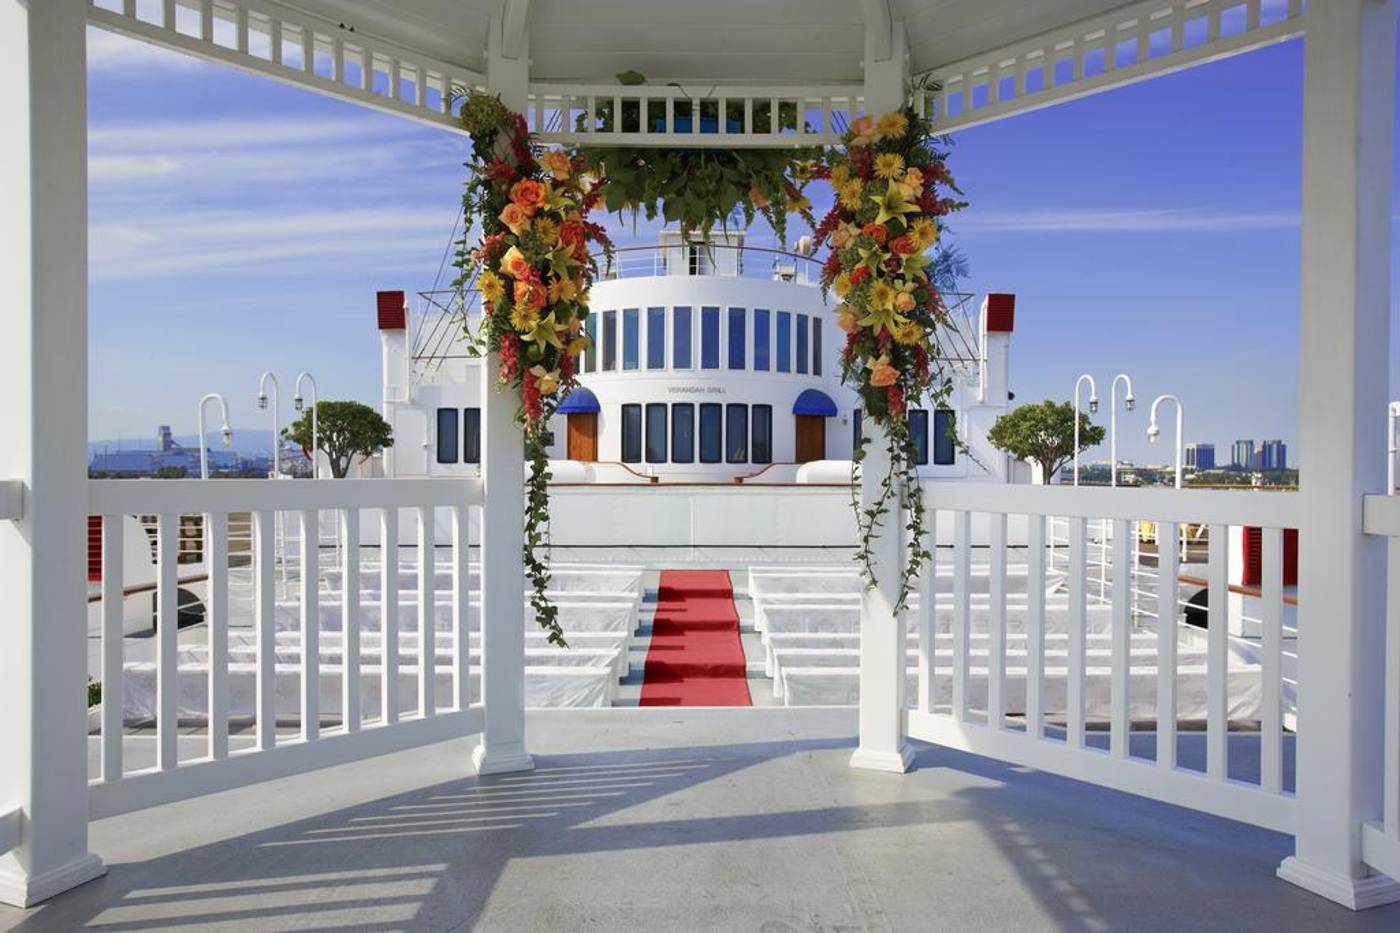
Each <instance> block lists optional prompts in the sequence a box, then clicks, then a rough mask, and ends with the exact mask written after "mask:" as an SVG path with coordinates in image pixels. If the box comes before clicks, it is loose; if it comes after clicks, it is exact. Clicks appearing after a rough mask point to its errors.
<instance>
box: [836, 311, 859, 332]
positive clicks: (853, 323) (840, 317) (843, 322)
mask: <svg viewBox="0 0 1400 933" xmlns="http://www.w3.org/2000/svg"><path fill="white" fill-rule="evenodd" d="M836 326H837V327H839V328H841V329H842V330H843V331H845V332H846V333H848V334H854V333H855V332H856V331H858V330H860V315H858V314H857V313H856V309H855V308H852V307H851V306H850V305H847V304H843V305H841V307H839V308H837V309H836Z"/></svg>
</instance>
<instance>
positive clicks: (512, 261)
mask: <svg viewBox="0 0 1400 933" xmlns="http://www.w3.org/2000/svg"><path fill="white" fill-rule="evenodd" d="M501 269H502V270H504V272H505V273H506V275H508V276H510V277H511V278H513V279H523V278H524V277H525V274H526V273H527V272H529V271H530V260H528V259H526V258H525V254H524V253H522V252H521V251H520V247H518V246H512V247H511V248H510V249H508V250H506V254H505V255H504V256H502V257H501Z"/></svg>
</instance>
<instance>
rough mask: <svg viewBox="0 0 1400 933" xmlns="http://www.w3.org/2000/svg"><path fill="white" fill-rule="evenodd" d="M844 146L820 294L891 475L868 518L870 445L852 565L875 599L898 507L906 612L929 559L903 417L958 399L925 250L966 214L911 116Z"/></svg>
mask: <svg viewBox="0 0 1400 933" xmlns="http://www.w3.org/2000/svg"><path fill="white" fill-rule="evenodd" d="M842 141H843V142H844V143H845V146H844V148H843V149H842V150H839V151H834V152H833V154H832V157H831V159H830V161H829V163H828V166H827V167H826V169H825V171H824V176H825V177H826V178H827V179H828V180H830V182H831V186H832V188H833V189H834V191H835V192H836V204H835V206H833V207H832V209H831V211H830V212H829V213H828V214H827V215H826V217H824V218H823V219H822V222H821V223H820V224H819V225H818V227H817V231H816V237H815V239H816V243H817V245H818V246H820V245H822V244H824V243H829V244H830V246H831V252H830V254H829V255H828V256H827V260H826V262H825V264H824V265H823V266H822V287H823V290H833V291H835V292H836V295H837V297H838V298H840V299H841V300H842V303H841V304H840V306H839V307H837V309H836V323H837V325H838V326H840V328H841V329H842V330H843V331H845V333H846V345H845V347H844V349H843V350H842V352H841V377H842V380H843V381H844V382H846V383H847V384H848V385H852V386H853V387H854V388H855V389H856V391H857V392H858V393H859V395H860V397H861V401H862V403H863V404H864V408H865V411H866V413H867V414H868V415H869V416H870V417H871V418H872V419H873V420H874V422H875V423H876V424H878V425H880V426H881V427H882V428H884V431H885V434H886V438H887V449H886V452H887V454H888V456H889V464H890V467H889V470H888V472H887V473H886V474H885V475H884V476H882V477H880V490H879V494H878V495H877V496H875V497H874V499H873V501H872V502H871V503H869V504H868V505H865V506H862V504H861V503H860V501H859V492H858V490H859V487H860V482H861V479H862V467H863V464H864V461H865V459H866V455H867V451H866V449H865V445H864V443H863V442H862V443H861V445H860V446H859V447H858V449H857V450H856V451H855V452H854V454H853V457H852V460H853V464H852V482H851V501H852V508H853V509H854V511H855V513H856V524H857V530H858V532H859V534H858V538H859V540H858V544H857V549H856V562H857V563H858V565H859V566H860V568H861V571H862V573H863V575H864V577H865V583H866V586H867V587H872V588H873V587H874V586H875V584H876V580H875V566H874V560H873V555H872V553H871V545H872V543H873V542H874V541H875V540H877V539H878V538H879V536H880V533H881V528H882V527H883V524H884V522H885V520H886V519H887V517H888V516H889V515H890V513H891V512H892V511H893V506H894V504H895V502H896V499H897V497H900V496H902V497H903V498H904V506H905V507H906V508H907V509H908V512H909V518H908V523H907V524H906V525H905V526H904V529H903V530H904V531H908V532H909V539H910V541H909V549H908V552H907V556H906V560H905V565H904V567H903V568H902V571H901V574H900V584H899V596H898V599H897V601H896V604H895V607H894V608H895V610H896V611H900V610H902V609H904V607H905V606H906V604H907V603H908V600H909V594H910V592H911V591H912V590H913V587H914V581H915V579H916V578H917V577H918V575H919V573H920V571H921V570H922V569H923V566H924V563H925V562H926V561H927V560H928V559H929V557H930V556H931V555H930V553H929V551H928V548H927V546H926V544H925V537H926V529H925V524H924V522H925V509H924V499H923V487H922V485H921V484H920V483H919V480H918V471H917V468H916V466H915V451H914V439H913V435H912V433H911V431H910V428H909V415H908V410H909V406H910V405H917V404H919V403H920V402H922V401H923V400H924V399H928V400H929V402H930V404H931V407H935V408H936V407H938V406H939V405H940V403H942V402H944V401H946V399H947V398H948V397H949V396H950V395H951V394H952V380H951V378H950V377H949V375H948V374H947V373H946V372H944V371H943V370H942V369H941V368H937V360H938V358H939V357H938V345H939V338H940V336H941V335H942V334H944V333H946V332H948V331H949V330H951V328H952V322H951V320H950V317H949V315H948V311H947V309H946V307H945V306H944V305H943V302H942V300H941V299H940V297H939V293H938V288H937V286H936V285H935V283H934V282H933V281H931V280H930V276H929V270H928V268H927V267H928V265H929V263H930V257H929V255H928V250H929V249H930V248H931V247H933V246H934V245H935V244H936V243H937V242H938V240H939V237H940V236H941V234H942V218H943V217H945V216H946V215H948V214H950V213H952V212H953V211H956V210H958V209H960V208H961V207H963V206H964V204H963V202H961V201H959V200H956V199H954V198H951V197H948V196H946V195H942V194H940V190H941V189H945V190H947V191H952V192H956V191H957V188H956V187H955V186H954V184H953V180H952V177H951V176H950V175H949V174H948V170H947V167H946V166H945V164H944V160H945V159H946V157H947V153H946V151H945V150H943V149H941V148H939V147H938V145H937V144H936V141H935V139H934V137H933V134H932V129H931V127H930V125H929V123H928V121H927V120H926V119H924V118H923V117H922V116H921V115H920V114H918V113H917V112H916V111H914V110H913V109H912V108H908V107H906V108H905V109H903V110H898V111H895V112H893V113H887V114H885V115H884V116H882V117H880V118H879V119H878V120H876V119H875V118H874V117H871V116H864V117H860V118H859V119H857V120H854V121H852V123H851V128H850V130H849V131H848V132H847V133H846V134H845V136H844V137H843V139H842ZM935 370H936V371H935ZM896 533H900V532H898V531H897V532H896Z"/></svg>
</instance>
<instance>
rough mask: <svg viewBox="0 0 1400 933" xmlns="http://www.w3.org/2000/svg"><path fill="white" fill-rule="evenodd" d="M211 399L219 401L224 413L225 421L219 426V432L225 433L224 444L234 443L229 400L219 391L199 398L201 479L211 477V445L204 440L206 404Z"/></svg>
mask: <svg viewBox="0 0 1400 933" xmlns="http://www.w3.org/2000/svg"><path fill="white" fill-rule="evenodd" d="M211 401H217V402H218V403H219V409H220V411H221V412H222V413H223V417H224V421H223V424H222V425H220V426H219V433H220V434H221V435H223V440H224V446H225V447H229V446H231V445H232V444H233V429H232V428H230V427H229V426H228V402H226V401H224V397H223V396H222V395H220V394H219V393H217V392H210V393H209V394H208V395H206V396H204V398H202V399H200V400H199V415H198V418H197V421H198V424H199V478H200V479H208V478H209V445H208V444H206V443H205V442H204V406H205V405H206V404H208V403H209V402H211Z"/></svg>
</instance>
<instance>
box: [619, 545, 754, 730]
mask: <svg viewBox="0 0 1400 933" xmlns="http://www.w3.org/2000/svg"><path fill="white" fill-rule="evenodd" d="M641 705H642V706H752V705H753V702H752V700H751V699H750V697H749V685H748V681H747V680H745V678H744V649H743V646H742V645H740V643H739V612H738V610H737V609H735V608H734V589H733V587H732V586H731V585H730V583H729V574H728V573H726V572H725V571H723V570H663V571H661V583H660V586H659V587H658V590H657V599H656V617H655V619H654V621H653V622H652V626H651V647H650V648H649V649H648V650H647V664H646V668H645V671H644V673H643V677H642V697H641Z"/></svg>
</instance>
